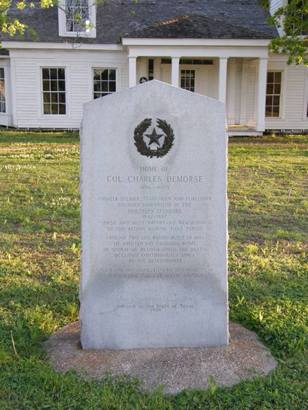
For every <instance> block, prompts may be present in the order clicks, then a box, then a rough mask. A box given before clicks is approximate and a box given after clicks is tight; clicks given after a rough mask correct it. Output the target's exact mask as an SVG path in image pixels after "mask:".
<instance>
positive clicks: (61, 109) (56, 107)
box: [42, 67, 66, 115]
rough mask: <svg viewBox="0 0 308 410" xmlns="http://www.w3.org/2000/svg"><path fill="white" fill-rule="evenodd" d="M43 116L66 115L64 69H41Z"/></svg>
mask: <svg viewBox="0 0 308 410" xmlns="http://www.w3.org/2000/svg"><path fill="white" fill-rule="evenodd" d="M42 81H43V112H44V114H54V115H58V114H60V115H64V114H66V95H65V69H64V68H58V67H55V68H42Z"/></svg>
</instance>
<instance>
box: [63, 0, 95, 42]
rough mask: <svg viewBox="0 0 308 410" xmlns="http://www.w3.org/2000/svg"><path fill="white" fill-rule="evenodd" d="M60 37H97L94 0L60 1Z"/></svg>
mask: <svg viewBox="0 0 308 410" xmlns="http://www.w3.org/2000/svg"><path fill="white" fill-rule="evenodd" d="M58 6H59V7H58V20H59V36H64V37H96V28H95V24H96V3H95V2H94V0H59V1H58Z"/></svg>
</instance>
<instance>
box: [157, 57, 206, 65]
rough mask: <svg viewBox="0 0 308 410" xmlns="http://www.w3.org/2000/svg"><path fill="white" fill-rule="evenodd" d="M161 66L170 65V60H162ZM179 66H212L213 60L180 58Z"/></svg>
mask: <svg viewBox="0 0 308 410" xmlns="http://www.w3.org/2000/svg"><path fill="white" fill-rule="evenodd" d="M161 64H171V58H162V59H161ZM180 64H186V65H213V64H214V62H213V60H208V59H196V58H181V59H180Z"/></svg>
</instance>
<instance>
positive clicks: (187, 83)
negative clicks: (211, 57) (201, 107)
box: [181, 70, 195, 92]
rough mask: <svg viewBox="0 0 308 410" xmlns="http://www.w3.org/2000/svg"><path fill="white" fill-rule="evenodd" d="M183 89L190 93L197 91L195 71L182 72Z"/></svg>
mask: <svg viewBox="0 0 308 410" xmlns="http://www.w3.org/2000/svg"><path fill="white" fill-rule="evenodd" d="M181 87H182V88H184V89H185V90H188V91H192V92H194V91H195V70H181Z"/></svg>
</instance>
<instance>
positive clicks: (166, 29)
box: [6, 0, 277, 44]
mask: <svg viewBox="0 0 308 410" xmlns="http://www.w3.org/2000/svg"><path fill="white" fill-rule="evenodd" d="M11 15H12V16H14V17H15V16H16V17H18V18H20V19H21V20H22V21H23V22H24V23H26V24H27V25H28V26H29V27H30V28H31V29H32V30H34V32H35V34H34V35H33V34H32V33H31V31H32V30H31V31H28V32H27V33H26V35H25V36H23V37H21V38H19V37H18V38H17V37H14V38H12V40H18V41H20V40H21V41H39V42H67V41H70V40H69V39H68V38H67V37H65V38H63V37H59V35H58V11H57V8H50V9H45V10H42V9H26V10H23V11H18V10H14V11H12V12H11ZM268 16H269V14H268V11H267V10H265V9H264V8H263V7H262V6H261V5H260V1H259V0H138V1H137V2H135V1H134V0H105V1H104V2H103V3H102V4H101V5H98V6H97V16H96V38H82V39H81V38H80V39H79V41H81V42H85V43H99V44H108V43H109V44H116V43H121V38H123V37H135V38H140V37H149V38H161V37H164V38H206V39H227V38H236V39H271V38H273V37H276V36H277V31H276V29H275V28H274V27H272V26H270V25H269V24H268V23H267V17H268ZM6 40H7V38H6ZM8 40H9V39H8ZM71 41H73V40H71Z"/></svg>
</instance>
